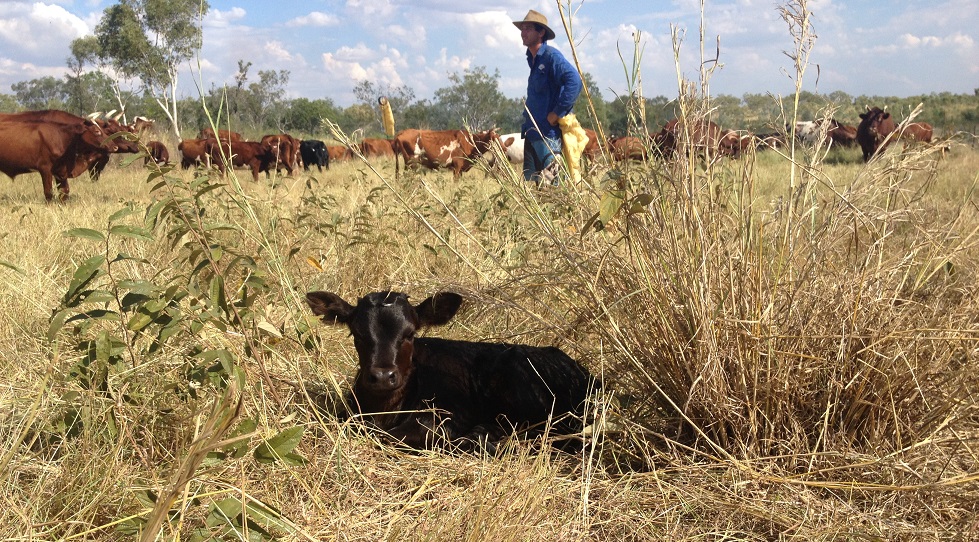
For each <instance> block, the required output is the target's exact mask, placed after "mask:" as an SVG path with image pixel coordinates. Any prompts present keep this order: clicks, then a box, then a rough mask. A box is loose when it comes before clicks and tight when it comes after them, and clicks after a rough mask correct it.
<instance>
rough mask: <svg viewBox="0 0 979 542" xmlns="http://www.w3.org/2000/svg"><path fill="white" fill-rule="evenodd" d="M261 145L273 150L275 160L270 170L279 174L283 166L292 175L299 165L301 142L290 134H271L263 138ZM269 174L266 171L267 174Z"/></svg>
mask: <svg viewBox="0 0 979 542" xmlns="http://www.w3.org/2000/svg"><path fill="white" fill-rule="evenodd" d="M261 143H262V145H265V146H267V147H268V148H269V149H271V150H272V155H273V156H274V158H273V159H272V167H271V168H270V169H275V170H276V172H278V171H279V168H280V166H281V167H284V168H286V171H287V172H289V175H292V172H293V170H295V169H296V168H297V167H298V165H299V140H298V139H296V138H294V137H292V136H291V135H289V134H271V135H266V136H262V139H261ZM268 172H269V170H266V174H268Z"/></svg>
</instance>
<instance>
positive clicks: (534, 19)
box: [513, 10, 554, 41]
mask: <svg viewBox="0 0 979 542" xmlns="http://www.w3.org/2000/svg"><path fill="white" fill-rule="evenodd" d="M523 23H534V24H539V25H541V26H543V27H544V41H547V40H552V39H554V31H553V30H551V27H549V26H547V17H545V16H544V14H543V13H540V12H538V11H534V10H530V11H528V12H527V16H526V17H524V18H523V20H522V21H513V26H515V27H517V28H520V25H522V24H523Z"/></svg>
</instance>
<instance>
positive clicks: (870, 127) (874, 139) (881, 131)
mask: <svg viewBox="0 0 979 542" xmlns="http://www.w3.org/2000/svg"><path fill="white" fill-rule="evenodd" d="M860 118H861V119H862V120H861V121H860V126H857V143H860V148H861V149H862V150H863V161H864V162H869V161H870V159H871V158H872V157H873V156H874V155H875V154H876V153H878V152H883V151H884V149H886V148H887V145H888V144H890V138H888V137H887V136H889V135H890V134H891V132H893V131H894V129H895V128H896V125H895V124H894V118H893V117H891V114H890V113H888V112H887V111H884V110H883V109H881V108H879V107H874V108H871V107H870V106H867V112H866V113H860Z"/></svg>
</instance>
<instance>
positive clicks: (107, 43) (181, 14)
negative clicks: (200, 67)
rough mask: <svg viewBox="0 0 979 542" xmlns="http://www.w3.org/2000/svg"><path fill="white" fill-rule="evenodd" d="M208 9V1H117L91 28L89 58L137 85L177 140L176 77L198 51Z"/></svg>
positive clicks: (178, 128)
mask: <svg viewBox="0 0 979 542" xmlns="http://www.w3.org/2000/svg"><path fill="white" fill-rule="evenodd" d="M208 9H209V5H208V3H207V0H121V1H120V2H119V3H118V4H115V5H112V6H109V7H108V8H106V9H105V10H104V11H103V12H102V19H101V20H100V21H99V23H98V25H97V26H96V27H95V40H96V43H97V47H96V48H94V50H93V51H92V53H91V54H92V55H93V56H94V57H97V58H98V59H100V60H101V61H103V62H104V63H105V64H107V65H108V66H110V67H111V68H112V69H113V70H114V72H115V73H116V74H118V76H120V77H123V78H127V79H134V80H138V81H139V82H140V84H141V86H142V90H143V91H145V92H147V93H148V94H149V95H151V96H152V97H153V98H154V100H155V101H156V103H157V104H158V105H159V106H160V109H162V110H163V111H164V113H165V114H166V116H167V117H168V118H169V119H170V123H171V126H172V127H173V130H174V133H175V134H176V135H177V136H178V137H179V135H180V123H179V119H178V117H179V115H178V108H177V74H178V71H179V69H180V65H181V64H182V63H183V62H185V61H186V60H189V59H190V58H191V57H192V56H193V55H194V53H195V52H197V51H198V50H199V49H200V47H201V43H202V39H203V38H202V31H201V19H202V18H203V17H204V15H205V14H206V13H207V11H208ZM82 39H84V38H82ZM73 50H74V44H73Z"/></svg>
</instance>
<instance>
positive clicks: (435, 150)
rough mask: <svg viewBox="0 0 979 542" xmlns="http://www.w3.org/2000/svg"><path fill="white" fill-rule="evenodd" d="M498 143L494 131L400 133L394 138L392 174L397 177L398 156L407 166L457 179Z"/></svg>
mask: <svg viewBox="0 0 979 542" xmlns="http://www.w3.org/2000/svg"><path fill="white" fill-rule="evenodd" d="M499 141H500V136H499V135H497V133H496V129H492V130H484V131H482V132H477V133H474V134H470V133H469V132H468V131H466V130H414V129H409V130H403V131H401V132H399V133H398V135H396V136H395V137H394V143H393V145H392V146H393V147H394V149H395V151H396V152H395V156H394V172H395V176H398V174H399V159H398V157H399V156H400V157H401V158H402V159H403V160H404V163H405V168H406V169H407V167H408V164H421V165H423V166H425V167H427V168H429V169H440V168H445V169H451V170H452V178H453V179H458V178H459V177H460V176H462V173H463V172H465V171H468V170H469V169H470V168H471V167H472V164H473V161H474V160H476V159H477V158H479V157H480V156H482V155H483V154H484V153H485V152H487V151H488V150H489V149H490V146H491V145H492V144H493V142H498V143H499Z"/></svg>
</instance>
